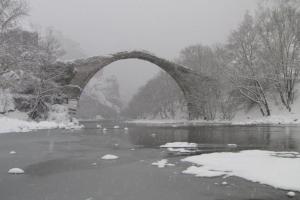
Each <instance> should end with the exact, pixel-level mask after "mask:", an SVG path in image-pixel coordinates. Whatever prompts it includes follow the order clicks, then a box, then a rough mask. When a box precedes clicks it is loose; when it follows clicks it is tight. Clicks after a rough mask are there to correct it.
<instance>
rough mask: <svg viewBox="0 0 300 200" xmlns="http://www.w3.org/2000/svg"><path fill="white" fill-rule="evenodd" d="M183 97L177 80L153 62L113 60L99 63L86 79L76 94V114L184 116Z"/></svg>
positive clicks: (89, 116) (113, 116)
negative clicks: (97, 67)
mask: <svg viewBox="0 0 300 200" xmlns="http://www.w3.org/2000/svg"><path fill="white" fill-rule="evenodd" d="M153 90H155V91H153ZM143 96H145V97H143ZM177 99H178V101H177ZM184 99H185V98H184V94H183V92H182V90H181V89H180V87H179V86H178V84H177V82H176V81H175V80H174V79H173V78H172V77H171V76H170V75H169V74H168V73H167V72H165V71H164V70H162V69H161V68H160V67H158V66H157V65H154V64H153V63H150V62H145V61H144V60H141V59H131V58H130V59H125V60H117V61H114V62H112V63H109V64H107V65H105V66H103V67H102V68H101V69H99V71H97V72H96V73H95V74H94V76H93V77H92V78H90V79H89V81H88V82H87V84H86V85H85V87H84V88H83V90H82V93H81V94H80V97H79V103H78V105H79V106H78V110H77V116H78V117H79V118H81V119H95V118H96V119H120V118H121V119H129V118H130V119H137V118H139V119H141V118H147V119H158V118H159V119H168V118H173V119H174V118H178V117H184V118H186V117H187V114H186V113H187V112H186V110H187V109H186V102H185V101H184Z"/></svg>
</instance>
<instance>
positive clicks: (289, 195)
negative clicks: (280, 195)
mask: <svg viewBox="0 0 300 200" xmlns="http://www.w3.org/2000/svg"><path fill="white" fill-rule="evenodd" d="M286 195H287V196H288V197H294V196H296V193H295V192H293V191H289V192H288V193H286Z"/></svg>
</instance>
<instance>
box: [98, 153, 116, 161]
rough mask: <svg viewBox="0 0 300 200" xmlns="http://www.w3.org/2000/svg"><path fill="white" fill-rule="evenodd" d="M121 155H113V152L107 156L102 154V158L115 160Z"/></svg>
mask: <svg viewBox="0 0 300 200" xmlns="http://www.w3.org/2000/svg"><path fill="white" fill-rule="evenodd" d="M118 158H119V157H118V156H115V155H112V154H107V155H105V156H102V158H101V159H103V160H115V159H118Z"/></svg>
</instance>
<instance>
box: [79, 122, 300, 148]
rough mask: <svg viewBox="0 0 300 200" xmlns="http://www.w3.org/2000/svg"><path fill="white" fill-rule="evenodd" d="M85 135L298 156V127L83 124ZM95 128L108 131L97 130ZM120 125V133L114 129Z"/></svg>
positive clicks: (142, 143)
mask: <svg viewBox="0 0 300 200" xmlns="http://www.w3.org/2000/svg"><path fill="white" fill-rule="evenodd" d="M83 124H84V125H85V127H86V129H85V130H84V132H85V134H100V135H103V134H105V135H109V136H110V137H111V138H115V139H116V140H123V141H128V142H129V143H130V144H132V145H138V146H142V147H158V146H159V145H162V144H165V143H168V142H193V143H198V144H218V145H219V144H224V145H226V144H237V145H239V146H241V147H244V148H245V149H247V148H249V149H267V150H274V151H298V152H300V126H200V127H181V128H172V127H142V126H134V125H129V126H128V127H129V130H127V131H126V130H124V127H125V126H126V125H124V124H119V123H118V122H98V123H96V122H84V123H83ZM97 124H101V125H102V127H105V128H107V131H104V132H103V130H102V129H97V128H96V126H97ZM114 125H119V126H120V128H119V129H114V128H113V126H114Z"/></svg>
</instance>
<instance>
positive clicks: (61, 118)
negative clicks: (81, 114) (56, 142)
mask: <svg viewBox="0 0 300 200" xmlns="http://www.w3.org/2000/svg"><path fill="white" fill-rule="evenodd" d="M58 128H61V129H80V128H83V126H82V125H80V124H79V122H78V121H77V120H76V119H74V120H72V121H70V117H69V115H68V109H67V108H66V107H65V106H63V105H54V106H52V108H51V111H50V112H49V117H48V120H45V121H40V122H36V121H32V120H29V119H28V116H27V114H26V113H22V112H18V111H15V112H10V113H7V114H5V115H0V133H11V132H29V131H32V130H41V129H58Z"/></svg>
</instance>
